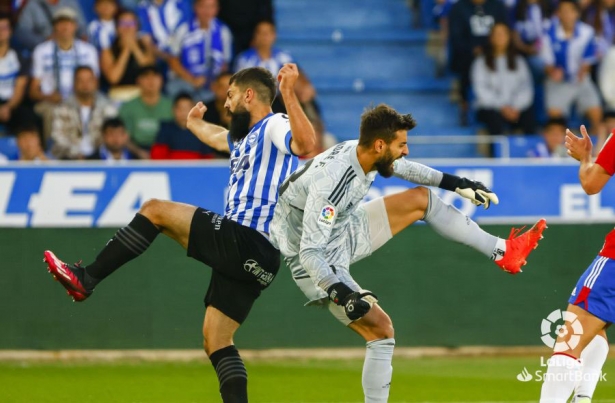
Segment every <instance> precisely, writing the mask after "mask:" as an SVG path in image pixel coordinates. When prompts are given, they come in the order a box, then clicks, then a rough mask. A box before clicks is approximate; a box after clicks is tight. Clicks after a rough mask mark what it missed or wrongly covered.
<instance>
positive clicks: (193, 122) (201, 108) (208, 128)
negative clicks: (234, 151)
mask: <svg viewBox="0 0 615 403" xmlns="http://www.w3.org/2000/svg"><path fill="white" fill-rule="evenodd" d="M206 110H207V107H206V106H205V105H204V104H203V102H199V103H197V104H196V105H195V106H194V107H193V108H192V109H191V110H190V113H189V114H188V120H187V126H186V127H188V130H190V131H191V132H192V134H194V135H195V136H196V137H197V138H198V139H199V140H201V141H202V142H203V143H205V144H207V145H208V146H210V147H211V148H213V149H215V150H218V151H222V152H227V153H228V152H230V151H231V150H230V146H229V143H228V130H227V129H225V128H224V127H222V126H217V125H214V124H211V123H208V122H206V121H204V120H203V115H204V114H205V111H206Z"/></svg>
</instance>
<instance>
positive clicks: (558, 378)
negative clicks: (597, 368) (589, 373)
mask: <svg viewBox="0 0 615 403" xmlns="http://www.w3.org/2000/svg"><path fill="white" fill-rule="evenodd" d="M582 372H583V367H582V365H581V363H580V362H579V360H577V359H576V358H574V357H572V356H570V355H566V354H562V353H555V354H553V356H551V358H549V368H548V369H547V372H546V373H545V374H544V375H543V380H544V383H543V384H542V392H541V393H540V403H566V402H567V401H568V398H569V397H570V395H571V394H572V392H573V391H574V388H575V386H576V385H577V383H578V381H579V379H580V378H581V376H582Z"/></svg>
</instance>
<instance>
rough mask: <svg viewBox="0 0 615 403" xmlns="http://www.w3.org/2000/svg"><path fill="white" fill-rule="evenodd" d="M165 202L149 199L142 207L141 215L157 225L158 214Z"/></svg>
mask: <svg viewBox="0 0 615 403" xmlns="http://www.w3.org/2000/svg"><path fill="white" fill-rule="evenodd" d="M163 203H164V202H163V201H161V200H158V199H149V200H147V201H146V202H145V203H143V204H142V205H141V208H140V209H139V214H141V215H144V216H145V217H147V218H148V219H149V220H150V221H151V222H152V223H154V224H156V223H157V217H158V212H159V211H160V207H161V205H162V204H163Z"/></svg>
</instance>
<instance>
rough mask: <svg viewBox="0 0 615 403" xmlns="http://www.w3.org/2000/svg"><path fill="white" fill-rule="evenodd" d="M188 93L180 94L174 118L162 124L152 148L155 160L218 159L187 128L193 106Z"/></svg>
mask: <svg viewBox="0 0 615 403" xmlns="http://www.w3.org/2000/svg"><path fill="white" fill-rule="evenodd" d="M193 103H194V102H193V100H192V98H191V97H190V94H188V93H180V94H178V95H177V97H176V98H175V99H174V100H173V117H174V120H172V121H170V122H162V123H161V124H160V130H159V131H158V136H156V142H155V143H154V145H153V146H152V159H153V160H197V159H212V158H216V152H215V151H214V150H213V149H212V148H210V147H208V146H207V145H205V144H204V143H202V142H201V140H199V139H198V138H197V137H196V136H195V135H194V134H192V132H190V130H188V129H187V128H186V122H187V120H188V113H190V109H192V106H193Z"/></svg>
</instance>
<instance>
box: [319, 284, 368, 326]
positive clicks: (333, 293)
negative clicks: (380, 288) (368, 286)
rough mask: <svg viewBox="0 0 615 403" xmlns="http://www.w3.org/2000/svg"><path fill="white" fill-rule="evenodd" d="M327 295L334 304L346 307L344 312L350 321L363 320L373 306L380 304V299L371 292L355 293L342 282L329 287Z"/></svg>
mask: <svg viewBox="0 0 615 403" xmlns="http://www.w3.org/2000/svg"><path fill="white" fill-rule="evenodd" d="M327 293H328V294H329V299H331V301H333V303H335V304H336V305H340V306H343V307H344V312H345V313H346V316H347V317H348V319H350V320H357V319H361V318H362V317H363V316H365V315H366V314H367V313H368V312H369V310H370V309H371V307H372V305H373V304H375V303H376V302H378V297H376V296H375V295H374V294H373V293H372V292H371V291H367V290H363V291H361V292H358V291H353V290H352V289H351V288H350V287H348V286H347V285H346V284H344V283H341V282H340V283H335V284H333V285H332V286H331V287H329V288H328V289H327Z"/></svg>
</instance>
